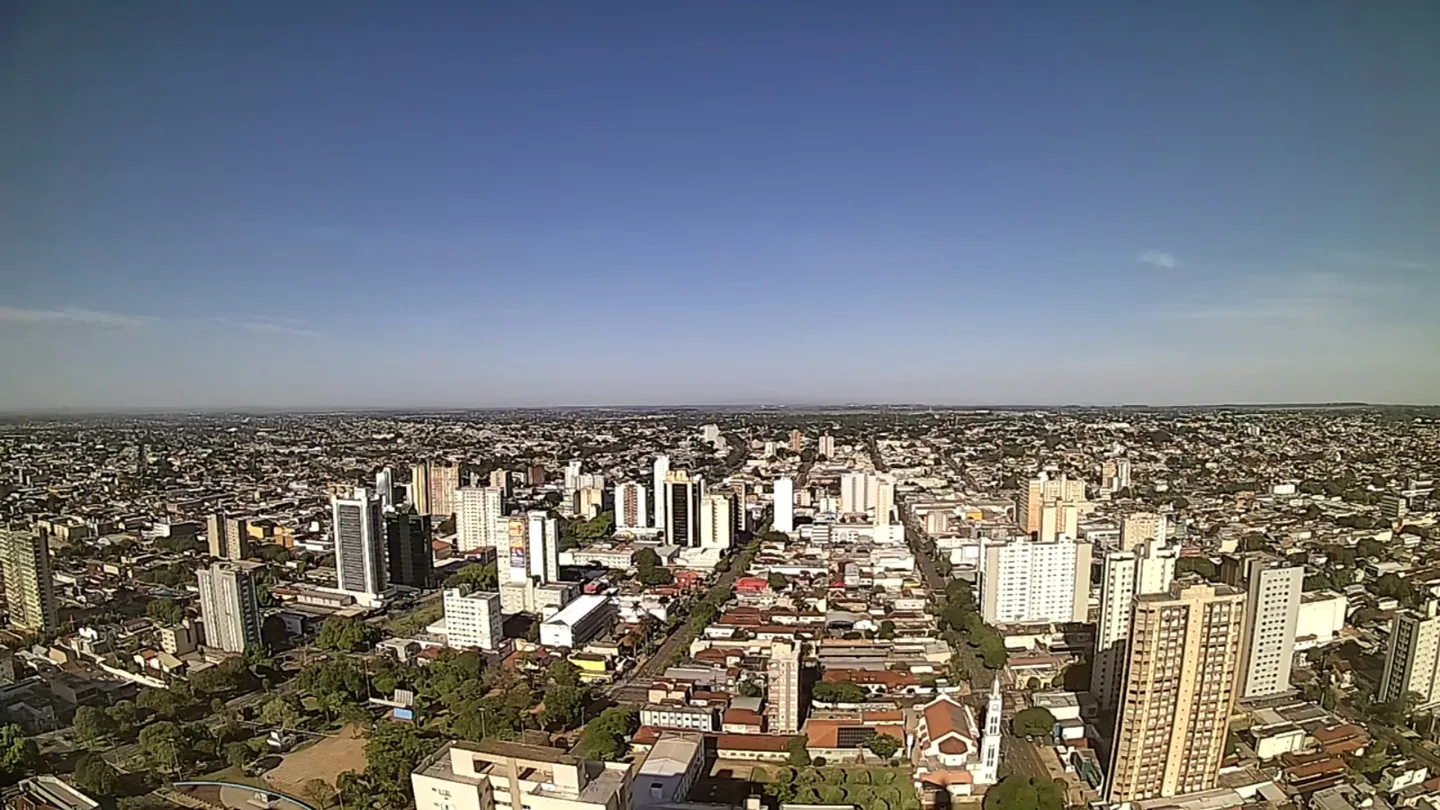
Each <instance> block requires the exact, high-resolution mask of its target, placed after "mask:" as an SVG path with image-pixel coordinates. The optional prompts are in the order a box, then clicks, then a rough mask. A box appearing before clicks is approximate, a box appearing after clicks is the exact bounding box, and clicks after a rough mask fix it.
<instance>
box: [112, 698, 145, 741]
mask: <svg viewBox="0 0 1440 810" xmlns="http://www.w3.org/2000/svg"><path fill="white" fill-rule="evenodd" d="M105 715H106V716H107V717H109V718H110V723H111V727H112V728H114V729H115V732H114V733H115V736H117V737H120V738H121V739H126V740H128V739H130V737H131V735H133V734H134V733H135V723H136V722H138V720H139V716H140V710H139V707H137V706H136V705H135V701H133V700H119V701H116V702H115V705H113V706H111V707H110V708H108V709H106V710H105Z"/></svg>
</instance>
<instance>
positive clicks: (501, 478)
mask: <svg viewBox="0 0 1440 810" xmlns="http://www.w3.org/2000/svg"><path fill="white" fill-rule="evenodd" d="M490 486H492V487H499V488H500V494H501V495H502V496H504V497H506V498H508V497H510V471H509V470H505V469H500V470H491V471H490Z"/></svg>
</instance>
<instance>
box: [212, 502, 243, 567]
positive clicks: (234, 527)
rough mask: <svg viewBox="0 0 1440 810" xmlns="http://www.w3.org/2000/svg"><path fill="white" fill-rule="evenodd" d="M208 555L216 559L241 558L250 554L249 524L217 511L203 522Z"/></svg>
mask: <svg viewBox="0 0 1440 810" xmlns="http://www.w3.org/2000/svg"><path fill="white" fill-rule="evenodd" d="M205 534H206V539H207V540H209V541H210V556H211V557H214V558H216V559H218V560H243V559H245V558H246V557H248V556H250V524H248V523H247V522H246V521H244V520H242V519H240V518H232V517H226V516H225V515H224V513H219V512H217V513H216V514H213V515H211V516H210V518H209V519H208V520H207V521H206V523H205Z"/></svg>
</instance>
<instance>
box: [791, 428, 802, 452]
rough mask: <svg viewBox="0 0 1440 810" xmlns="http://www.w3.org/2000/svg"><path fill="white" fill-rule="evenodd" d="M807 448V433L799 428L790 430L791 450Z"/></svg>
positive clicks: (798, 450) (796, 450) (797, 450)
mask: <svg viewBox="0 0 1440 810" xmlns="http://www.w3.org/2000/svg"><path fill="white" fill-rule="evenodd" d="M804 448H805V434H804V433H801V432H800V431H798V430H792V431H790V452H792V453H798V452H800V451H801V450H803V449H804Z"/></svg>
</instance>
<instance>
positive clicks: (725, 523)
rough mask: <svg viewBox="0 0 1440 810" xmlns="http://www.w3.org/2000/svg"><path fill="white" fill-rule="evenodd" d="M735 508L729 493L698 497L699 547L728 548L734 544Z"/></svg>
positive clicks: (715, 493) (714, 493) (713, 493)
mask: <svg viewBox="0 0 1440 810" xmlns="http://www.w3.org/2000/svg"><path fill="white" fill-rule="evenodd" d="M734 529H735V509H734V503H733V502H732V500H731V498H730V495H729V493H725V492H712V493H710V494H707V495H705V496H704V497H702V498H701V499H700V547H701V548H718V549H728V548H730V547H731V546H732V545H734V544H735V532H734Z"/></svg>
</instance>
